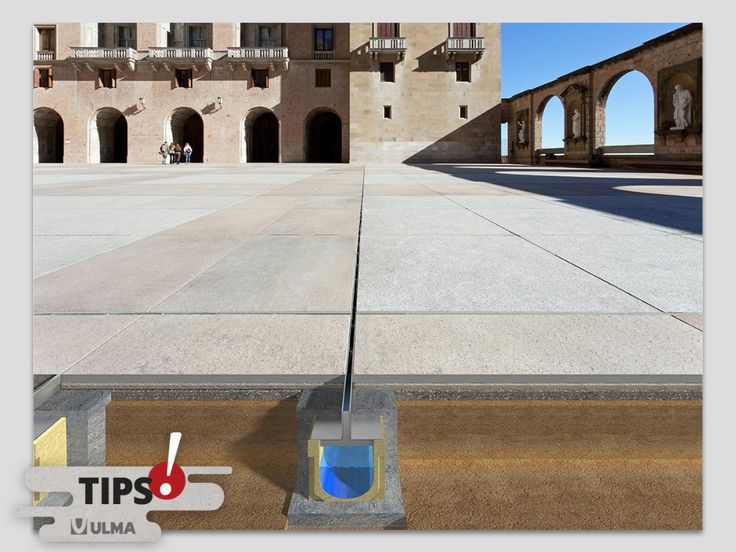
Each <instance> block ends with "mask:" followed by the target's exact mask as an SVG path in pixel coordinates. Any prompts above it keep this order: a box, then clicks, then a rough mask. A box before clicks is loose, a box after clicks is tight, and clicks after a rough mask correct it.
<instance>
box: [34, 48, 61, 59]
mask: <svg viewBox="0 0 736 552" xmlns="http://www.w3.org/2000/svg"><path fill="white" fill-rule="evenodd" d="M55 59H56V52H54V51H53V50H37V51H35V52H33V61H54V60H55Z"/></svg>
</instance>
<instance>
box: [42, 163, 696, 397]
mask: <svg viewBox="0 0 736 552" xmlns="http://www.w3.org/2000/svg"><path fill="white" fill-rule="evenodd" d="M33 176H34V185H33V276H34V286H33V308H34V319H33V320H34V323H33V336H34V344H33V371H34V373H35V374H59V373H62V374H64V375H65V376H69V377H70V381H77V382H84V381H90V382H92V381H103V380H104V381H110V382H123V383H125V382H133V383H135V382H141V383H146V382H149V383H150V382H153V383H156V382H158V383H161V382H167V381H172V382H176V381H185V380H186V378H189V380H191V381H194V380H196V379H197V378H198V377H199V378H200V379H201V381H218V378H219V380H221V381H233V382H234V381H240V382H254V383H281V382H296V383H301V382H303V383H314V382H323V381H328V380H331V379H333V378H335V377H338V376H341V375H342V374H343V373H344V370H345V365H346V359H347V355H348V345H349V335H350V323H351V314H352V312H353V305H354V304H355V308H356V316H355V355H354V371H355V374H356V380H357V381H376V382H397V383H401V382H408V383H410V382H419V383H421V382H427V383H446V382H449V383H453V382H479V383H482V382H486V381H487V382H493V381H539V382H545V381H549V378H552V379H554V378H563V379H564V378H566V379H567V380H569V381H628V380H630V381H637V378H641V376H647V377H651V378H655V379H656V378H659V380H665V381H667V380H672V381H697V379H698V377H699V376H700V375H701V374H702V357H703V353H702V347H703V333H702V328H703V317H702V311H703V238H702V177H700V176H691V175H672V174H653V173H647V174H645V173H633V172H625V171H619V172H615V171H611V170H593V169H574V168H560V167H555V168H550V167H529V166H521V165H367V166H364V165H356V164H349V165H306V164H275V165H237V166H236V165H233V166H226V165H206V166H204V165H190V166H185V165H180V166H168V165H167V166H125V165H88V166H68V165H65V166H55V167H51V166H36V167H35V168H34V175H33ZM359 238H360V239H359ZM358 242H359V245H360V255H359V264H358V274H359V278H358V282H357V299H355V298H354V290H355V273H356V251H357V248H358ZM177 378H178V379H177ZM659 380H658V381H659Z"/></svg>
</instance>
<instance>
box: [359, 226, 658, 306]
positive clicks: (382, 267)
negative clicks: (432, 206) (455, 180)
mask: <svg viewBox="0 0 736 552" xmlns="http://www.w3.org/2000/svg"><path fill="white" fill-rule="evenodd" d="M651 310H654V309H652V308H651V307H649V306H648V305H646V304H645V303H643V302H641V301H639V300H637V299H635V298H634V297H631V296H630V295H628V294H626V293H624V292H622V291H620V290H618V289H616V288H615V287H613V286H611V285H609V284H607V283H606V282H604V281H602V280H600V279H599V278H596V277H594V276H592V275H591V274H588V273H585V272H583V271H581V270H579V269H578V268H576V267H574V266H572V265H571V264H569V263H567V262H565V261H563V260H561V259H559V258H558V257H556V256H554V255H552V254H550V253H548V252H546V251H544V250H542V249H540V248H539V247H535V246H534V245H532V244H530V243H528V242H527V241H525V240H523V239H521V238H519V237H516V236H370V235H364V236H362V239H361V251H360V280H359V285H358V311H359V312H369V311H372V312H606V313H616V312H619V313H620V312H646V311H651Z"/></svg>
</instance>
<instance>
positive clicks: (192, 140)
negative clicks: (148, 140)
mask: <svg viewBox="0 0 736 552" xmlns="http://www.w3.org/2000/svg"><path fill="white" fill-rule="evenodd" d="M165 135H166V143H168V144H171V143H172V142H173V143H175V144H179V145H180V146H181V147H182V148H184V145H185V144H187V143H188V144H189V145H190V146H191V147H192V160H191V162H192V163H202V162H203V161H204V122H203V121H202V116H201V115H200V114H199V113H197V112H196V111H195V110H194V109H191V108H189V107H179V108H177V109H175V110H174V111H173V112H172V113H171V115H169V118H168V119H167V120H166V127H165Z"/></svg>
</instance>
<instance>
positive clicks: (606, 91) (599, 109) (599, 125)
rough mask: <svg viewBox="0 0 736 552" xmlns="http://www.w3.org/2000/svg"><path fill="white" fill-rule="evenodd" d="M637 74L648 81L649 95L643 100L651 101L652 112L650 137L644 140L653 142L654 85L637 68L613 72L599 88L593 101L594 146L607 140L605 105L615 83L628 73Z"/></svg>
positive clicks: (600, 146) (602, 145) (599, 145)
mask: <svg viewBox="0 0 736 552" xmlns="http://www.w3.org/2000/svg"><path fill="white" fill-rule="evenodd" d="M632 74H635V75H638V76H640V77H641V78H643V79H644V80H646V82H648V83H649V87H648V89H649V92H650V94H649V96H648V98H647V99H646V100H645V101H648V102H651V107H652V114H651V136H650V138H649V139H648V140H647V141H646V142H645V143H646V144H654V129H655V121H654V118H655V113H656V109H655V98H654V86H653V84H652V79H651V78H650V77H649V76H648V75H647V74H646V73H644V72H643V71H640V70H638V69H627V70H625V71H621V72H619V73H617V74H615V75H614V76H613V77H611V78H610V79H609V80H608V81H607V82H606V84H605V85H604V86H603V87H602V88H601V91H600V93H599V94H598V98H597V99H596V103H595V148H596V149H597V148H602V147H604V146H606V144H607V142H609V139H608V138H607V137H606V134H607V132H606V119H607V107H608V99H609V97H610V96H611V92H612V91H613V89H614V88H615V87H616V85H617V84H618V83H619V81H620V80H621V79H622V78H623V77H628V76H629V75H632Z"/></svg>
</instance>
